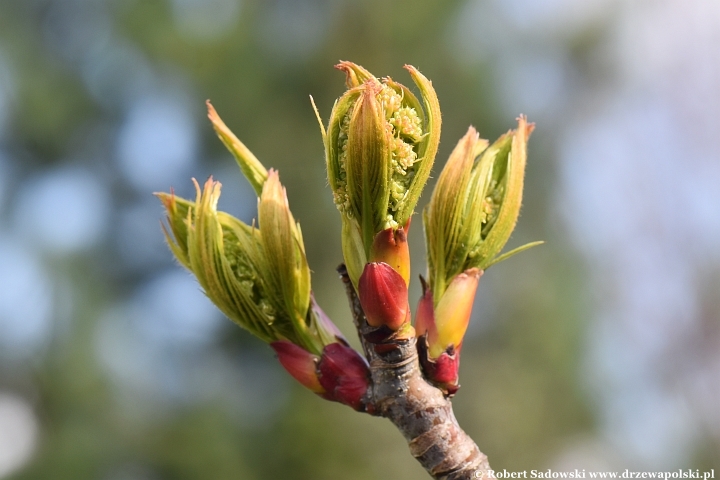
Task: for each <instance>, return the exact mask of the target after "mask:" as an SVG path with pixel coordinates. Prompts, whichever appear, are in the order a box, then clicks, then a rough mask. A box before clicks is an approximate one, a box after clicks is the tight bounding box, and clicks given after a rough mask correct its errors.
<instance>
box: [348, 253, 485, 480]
mask: <svg viewBox="0 0 720 480" xmlns="http://www.w3.org/2000/svg"><path fill="white" fill-rule="evenodd" d="M338 273H340V277H341V278H342V281H343V283H344V285H345V291H346V293H347V296H348V300H349V302H350V307H351V309H352V314H353V321H354V323H355V327H356V328H357V331H358V334H359V336H360V342H361V343H362V346H363V351H364V353H365V356H366V358H367V360H368V362H369V364H370V372H371V378H372V384H371V387H370V389H369V390H368V393H367V394H366V398H365V404H366V410H367V412H368V413H370V414H372V415H376V416H380V417H385V418H387V419H389V420H390V421H391V422H393V424H394V425H395V426H396V427H397V428H398V430H400V432H401V433H402V434H403V436H404V437H405V439H406V440H407V442H408V445H409V447H410V453H411V454H412V455H413V456H414V457H415V458H416V459H417V460H418V462H420V464H421V465H422V466H423V467H424V468H425V470H427V472H428V473H429V474H430V475H431V476H432V477H433V478H435V479H438V480H440V479H442V480H465V479H468V480H469V479H473V478H485V479H487V478H488V470H490V465H489V464H488V460H487V456H486V455H485V454H483V453H482V452H481V451H480V449H479V448H478V447H477V445H476V444H475V442H474V441H473V440H472V439H471V438H470V437H469V436H468V435H467V434H466V433H465V432H464V431H463V430H462V428H460V425H458V422H457V420H456V419H455V414H454V413H453V409H452V403H451V401H450V398H449V397H446V396H445V395H444V394H443V392H442V391H441V390H440V389H438V388H436V387H434V386H432V385H431V384H430V383H428V382H427V381H426V380H425V378H424V377H423V374H422V370H421V368H420V362H419V360H418V354H417V348H416V340H415V338H411V339H404V340H397V339H392V337H390V338H388V339H386V340H383V341H382V342H381V343H371V342H368V341H367V340H366V335H368V334H372V333H373V331H374V330H375V329H373V328H372V327H370V326H369V325H368V324H367V322H366V320H365V315H364V313H363V310H362V307H361V306H360V301H359V299H358V297H357V294H356V292H355V289H354V288H353V285H352V283H351V282H350V278H349V277H348V275H347V270H346V269H345V265H341V266H340V267H338Z"/></svg>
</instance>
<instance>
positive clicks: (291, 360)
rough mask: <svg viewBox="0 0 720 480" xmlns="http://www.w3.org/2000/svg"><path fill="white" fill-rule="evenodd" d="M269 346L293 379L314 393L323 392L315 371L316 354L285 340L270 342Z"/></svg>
mask: <svg viewBox="0 0 720 480" xmlns="http://www.w3.org/2000/svg"><path fill="white" fill-rule="evenodd" d="M270 346H271V347H272V349H273V350H275V353H277V356H278V360H280V364H281V365H282V366H283V368H285V370H287V372H288V373H289V374H290V375H292V377H293V378H294V379H295V380H297V381H298V382H300V383H301V384H302V385H303V386H305V387H306V388H309V389H310V390H312V391H313V392H315V393H318V394H323V393H325V389H324V388H323V386H322V385H321V382H320V380H319V379H318V375H317V371H316V368H317V362H318V357H317V356H316V355H313V354H312V353H310V352H308V351H307V350H305V349H304V348H302V347H299V346H297V345H295V344H294V343H291V342H288V341H287V340H278V341H277V342H272V343H271V344H270Z"/></svg>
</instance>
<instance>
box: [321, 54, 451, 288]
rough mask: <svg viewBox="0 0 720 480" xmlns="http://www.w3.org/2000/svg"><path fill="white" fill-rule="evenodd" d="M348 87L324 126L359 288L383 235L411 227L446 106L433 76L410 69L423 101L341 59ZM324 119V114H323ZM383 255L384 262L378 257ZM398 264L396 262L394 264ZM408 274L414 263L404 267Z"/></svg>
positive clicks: (346, 252) (346, 250)
mask: <svg viewBox="0 0 720 480" xmlns="http://www.w3.org/2000/svg"><path fill="white" fill-rule="evenodd" d="M337 68H338V69H340V70H342V71H344V72H345V74H346V84H347V87H348V90H347V91H346V92H345V94H343V95H342V96H341V97H340V98H339V99H338V100H337V101H336V102H335V105H334V106H333V109H332V113H331V114H330V121H329V123H328V127H327V131H325V129H324V128H323V127H322V124H321V129H322V134H323V141H324V143H325V156H326V163H327V170H328V180H329V183H330V187H331V188H332V191H333V198H334V201H335V205H336V206H337V208H338V210H340V212H341V214H342V247H343V256H344V257H345V264H346V265H347V269H348V274H349V276H350V279H351V281H352V283H353V285H355V287H357V285H358V281H359V279H360V275H361V274H362V272H363V270H364V268H365V264H366V263H368V262H369V261H373V260H372V258H371V249H372V246H373V243H374V241H375V238H376V236H377V235H378V233H380V232H382V231H384V230H387V229H390V230H391V231H392V232H395V231H397V230H398V229H399V228H400V227H405V229H407V223H408V221H409V220H410V216H411V215H412V213H413V210H414V208H415V204H416V203H417V200H418V198H419V197H420V193H421V191H422V188H423V186H424V185H425V182H426V181H427V178H428V175H429V174H430V169H431V167H432V164H433V161H434V158H435V153H436V152H437V147H438V142H439V139H440V108H439V105H438V101H437V96H436V95H435V91H434V90H433V88H432V85H431V83H430V81H429V80H428V79H427V78H425V77H424V76H423V75H422V74H421V73H420V72H418V71H417V69H415V68H414V67H411V66H409V65H406V66H405V69H406V70H407V71H408V72H409V73H410V76H411V78H412V79H413V81H414V82H415V84H416V86H417V87H418V90H419V91H420V94H421V97H422V103H421V102H420V100H418V98H417V97H416V96H415V95H414V94H413V93H412V92H411V91H410V90H409V89H408V88H407V87H405V86H403V85H401V84H399V83H396V82H394V81H393V80H392V79H390V78H383V79H382V80H380V79H378V78H377V77H375V76H374V75H372V74H371V73H370V72H368V71H367V70H365V69H364V68H363V67H361V66H359V65H356V64H354V63H351V62H341V63H340V64H339V65H337ZM318 118H319V116H318ZM379 261H383V260H379ZM393 268H395V267H394V266H393ZM404 270H407V277H408V278H409V262H408V263H407V265H401V266H399V270H398V272H399V273H400V274H401V275H402V276H403V277H404V278H405V276H406V275H405V273H406V272H405V271H404Z"/></svg>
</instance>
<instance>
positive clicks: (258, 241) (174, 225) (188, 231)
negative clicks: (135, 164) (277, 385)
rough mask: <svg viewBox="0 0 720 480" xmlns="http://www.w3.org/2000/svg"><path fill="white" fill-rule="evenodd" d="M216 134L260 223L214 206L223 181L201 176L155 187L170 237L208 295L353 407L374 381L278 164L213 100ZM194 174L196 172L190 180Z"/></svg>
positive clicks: (304, 376) (285, 360)
mask: <svg viewBox="0 0 720 480" xmlns="http://www.w3.org/2000/svg"><path fill="white" fill-rule="evenodd" d="M208 111H209V117H210V120H211V121H212V123H213V125H214V127H215V130H216V132H217V133H218V136H219V137H220V139H221V140H222V141H223V143H224V144H225V145H226V146H227V147H228V149H229V150H230V151H231V153H233V155H234V156H235V158H236V160H237V162H238V165H239V166H240V169H241V171H242V172H243V174H244V175H245V177H246V178H247V179H248V181H249V182H250V184H251V185H252V187H253V188H254V190H255V191H256V192H257V194H258V196H259V198H258V225H257V226H256V225H255V224H254V223H253V225H247V224H245V223H243V222H242V221H240V220H238V219H237V218H235V217H233V216H231V215H229V214H227V213H225V212H221V211H218V210H217V203H218V199H219V198H220V188H221V186H220V183H219V182H216V181H214V180H213V179H212V178H210V179H209V180H208V181H207V182H206V183H205V186H204V188H203V189H201V188H200V186H199V185H198V183H197V182H195V187H196V191H197V194H196V198H195V201H190V200H185V199H182V198H179V197H177V196H175V195H174V194H173V193H172V192H171V193H169V194H168V193H158V194H156V195H157V196H158V197H159V198H160V200H161V202H162V203H163V205H164V207H165V210H166V212H167V223H168V226H169V229H168V228H166V227H165V226H163V230H164V232H165V236H166V240H167V242H168V245H169V246H170V249H171V250H172V252H173V253H174V255H175V257H176V258H177V259H178V261H179V262H180V263H181V264H182V265H183V266H185V267H186V268H187V269H188V270H190V271H191V272H192V273H193V274H194V275H195V276H196V278H197V280H198V283H199V284H200V286H201V287H202V288H203V290H204V291H205V294H206V295H207V296H208V298H210V300H212V301H213V303H215V305H217V306H218V308H219V309H220V310H221V311H222V312H223V313H224V314H225V315H227V317H228V318H229V319H231V320H232V321H233V322H235V323H237V324H238V325H240V326H241V327H243V328H245V329H247V330H248V331H250V332H251V333H252V334H253V335H255V336H257V337H258V338H260V339H261V340H263V341H265V342H267V343H270V345H271V346H272V347H273V349H274V350H275V352H276V353H277V355H278V358H279V360H280V363H281V364H282V365H283V367H285V369H286V370H287V371H288V372H289V373H290V374H291V375H292V376H293V377H294V378H295V379H297V380H298V381H299V382H300V383H301V384H302V385H304V386H305V387H307V388H309V389H310V390H312V391H313V392H315V393H317V394H320V395H321V396H323V397H324V398H327V399H329V400H335V401H339V402H342V403H345V404H348V405H350V406H352V407H353V408H355V409H362V408H364V404H363V401H362V398H363V396H364V395H365V392H366V391H367V389H368V385H369V369H368V365H367V362H366V361H365V359H363V358H362V357H361V356H360V355H359V354H358V353H357V352H355V351H354V350H353V349H352V348H350V347H349V346H347V343H346V342H345V340H344V338H343V337H342V334H341V333H340V331H339V330H338V329H337V327H336V326H335V325H334V324H333V323H332V321H331V320H330V319H329V318H328V317H327V315H325V313H324V312H323V311H322V309H321V308H320V306H319V305H318V304H317V303H316V302H315V299H314V297H313V295H312V292H311V287H310V268H309V266H308V263H307V258H306V256H305V247H304V244H303V238H302V233H301V231H300V225H299V224H298V223H297V222H295V219H294V218H293V215H292V213H291V212H290V208H289V205H288V200H287V194H286V192H285V188H284V187H283V186H282V184H281V183H280V177H279V175H278V173H277V172H276V171H274V170H269V171H268V170H266V169H265V167H264V166H263V165H262V164H261V163H260V162H259V161H258V160H257V159H256V158H255V156H254V155H253V154H252V153H251V152H250V151H249V150H248V149H247V147H245V145H243V144H242V142H240V140H238V139H237V137H235V135H233V133H232V132H231V131H230V130H229V129H228V128H227V126H225V124H224V123H223V122H222V120H221V119H220V117H219V116H218V115H217V112H216V111H215V109H214V108H213V107H212V105H210V104H209V103H208ZM193 181H194V180H193Z"/></svg>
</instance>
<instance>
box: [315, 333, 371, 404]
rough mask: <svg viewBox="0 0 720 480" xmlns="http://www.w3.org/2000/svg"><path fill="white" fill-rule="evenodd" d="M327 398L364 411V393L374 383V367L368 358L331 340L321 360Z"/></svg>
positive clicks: (320, 377)
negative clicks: (372, 376) (372, 377)
mask: <svg viewBox="0 0 720 480" xmlns="http://www.w3.org/2000/svg"><path fill="white" fill-rule="evenodd" d="M317 368H318V373H319V379H320V384H321V385H322V386H323V388H324V389H325V391H326V393H325V394H324V395H323V398H326V399H327V400H332V401H335V402H340V403H343V404H345V405H349V406H350V407H352V408H354V409H355V410H359V411H361V410H364V408H365V405H364V403H363V396H365V392H367V389H368V386H369V385H370V369H369V368H368V364H367V362H366V361H365V359H364V358H362V357H361V356H360V354H359V353H357V352H356V351H355V350H353V349H352V348H351V347H348V346H347V345H344V344H342V343H331V344H330V345H327V346H326V347H325V348H324V349H323V352H322V356H321V357H320V362H319V363H318V367H317Z"/></svg>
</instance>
